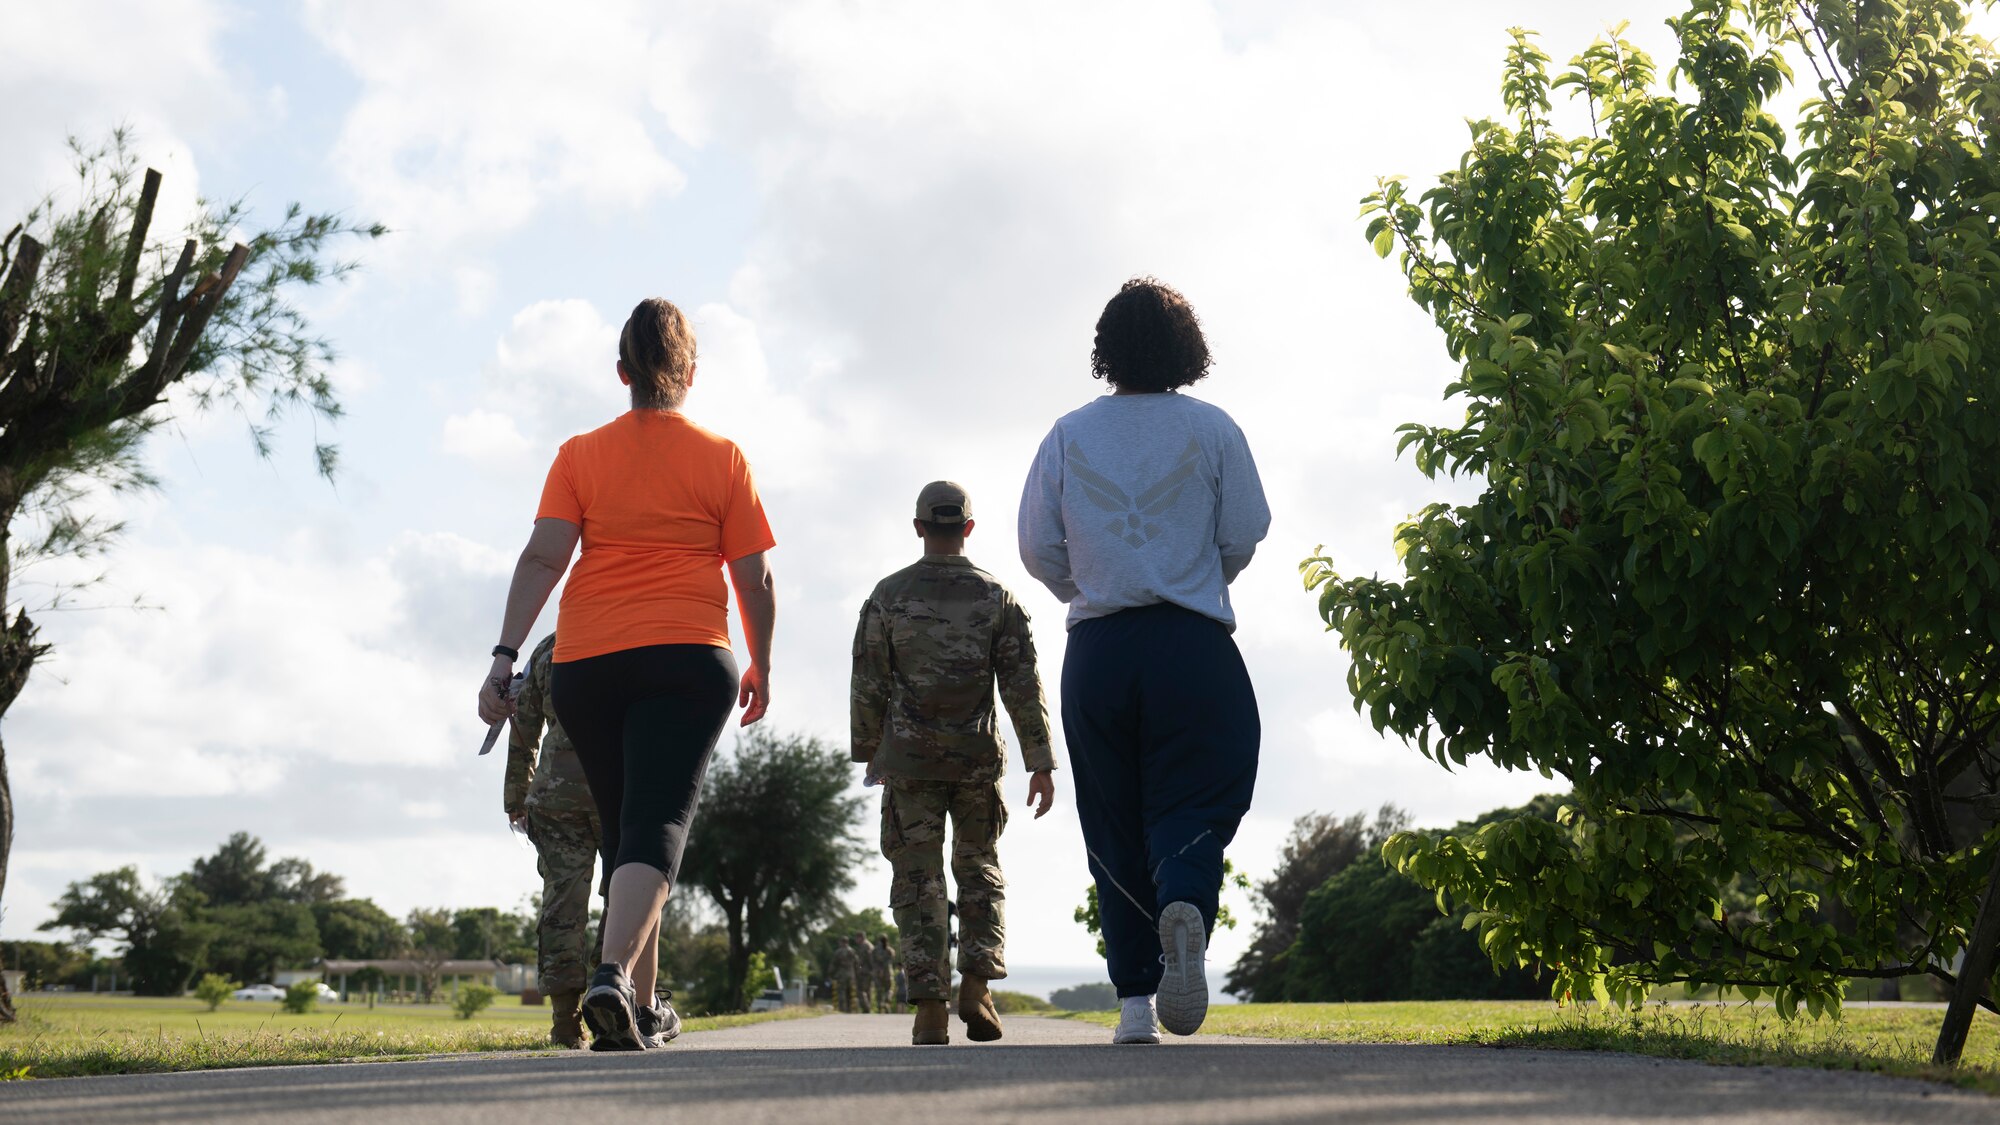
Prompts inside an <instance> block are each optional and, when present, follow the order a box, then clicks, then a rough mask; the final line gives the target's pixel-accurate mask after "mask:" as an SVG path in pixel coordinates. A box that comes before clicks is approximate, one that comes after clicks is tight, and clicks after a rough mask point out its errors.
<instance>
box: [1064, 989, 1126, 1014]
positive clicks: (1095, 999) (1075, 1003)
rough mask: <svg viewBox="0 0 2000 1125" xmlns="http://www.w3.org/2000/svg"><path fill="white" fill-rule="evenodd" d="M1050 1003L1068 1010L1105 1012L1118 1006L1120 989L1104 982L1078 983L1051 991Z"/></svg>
mask: <svg viewBox="0 0 2000 1125" xmlns="http://www.w3.org/2000/svg"><path fill="white" fill-rule="evenodd" d="M1049 1003H1051V1004H1053V1005H1055V1006H1056V1007H1058V1008H1061V1009H1062V1010H1063V1011H1066V1012H1105V1011H1109V1010H1111V1009H1112V1008H1116V1007H1117V1006H1118V990H1117V989H1115V988H1113V987H1111V985H1110V984H1109V983H1108V982H1107V983H1104V984H1076V985H1071V986H1070V987H1068V988H1058V989H1056V990H1055V991H1054V992H1051V993H1049Z"/></svg>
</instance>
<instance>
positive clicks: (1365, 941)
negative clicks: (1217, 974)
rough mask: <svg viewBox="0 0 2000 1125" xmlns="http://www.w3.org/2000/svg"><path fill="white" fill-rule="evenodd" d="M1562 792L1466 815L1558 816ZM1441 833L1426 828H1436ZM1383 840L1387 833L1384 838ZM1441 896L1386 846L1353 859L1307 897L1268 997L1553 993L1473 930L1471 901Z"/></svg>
mask: <svg viewBox="0 0 2000 1125" xmlns="http://www.w3.org/2000/svg"><path fill="white" fill-rule="evenodd" d="M1560 803H1561V798H1557V797H1538V798H1536V799H1535V800H1534V801H1532V802H1530V803H1529V804H1528V805H1526V806H1525V807H1523V808H1519V809H1499V810H1496V811H1494V812H1490V813H1487V814H1485V815H1484V816H1482V817H1480V818H1479V819H1478V820H1475V821H1472V822H1469V823H1465V824H1460V825H1458V826H1456V827H1455V828H1453V829H1451V832H1450V834H1452V835H1459V836H1463V835H1465V834H1468V833H1471V832H1473V831H1475V830H1476V829H1477V827H1478V826H1479V825H1481V824H1486V823H1490V822H1492V821H1496V820H1510V819H1513V818H1515V817H1530V818H1537V819H1541V820H1549V821H1552V820H1553V819H1554V818H1555V814H1556V810H1557V808H1558V807H1559V805H1560ZM1437 834H1440V833H1426V835H1437ZM1377 842H1378V843H1379V842H1380V841H1377ZM1438 905H1439V904H1438V899H1437V896H1436V895H1435V894H1434V893H1433V892H1431V891H1429V890H1426V889H1424V888H1423V887H1421V886H1418V885H1417V883H1416V882H1414V881H1413V880H1412V879H1411V878H1410V877H1409V876H1407V875H1404V874H1402V873H1401V872H1399V871H1397V870H1395V869H1394V868H1392V867H1390V866H1389V865H1387V864H1386V863H1384V862H1382V859H1381V856H1380V855H1379V854H1378V853H1375V852H1373V851H1371V853H1370V854H1369V855H1368V856H1367V857H1366V858H1365V859H1362V860H1359V861H1357V862H1354V863H1351V864H1348V865H1347V866H1346V867H1344V868H1342V869H1341V870H1340V871H1339V872H1337V873H1335V874H1334V875H1333V877H1332V878H1330V879H1328V880H1327V881H1326V882H1324V883H1322V884H1321V885H1320V886H1318V887H1315V888H1314V889H1313V890H1312V891H1311V892H1310V893H1309V894H1307V895H1306V897H1305V900H1304V901H1303V902H1302V903H1301V904H1300V906H1299V912H1298V928H1297V932H1296V934H1295V935H1294V937H1293V940H1292V944H1291V946H1290V947H1289V948H1287V949H1286V950H1285V952H1284V954H1283V955H1282V956H1280V957H1278V958H1276V959H1275V961H1274V964H1275V966H1276V967H1277V968H1278V969H1279V970H1280V971H1281V972H1282V974H1283V975H1282V976H1281V977H1279V978H1278V979H1277V980H1276V981H1275V982H1270V983H1268V984H1267V986H1266V987H1268V988H1270V989H1271V991H1269V992H1266V993H1262V994H1260V995H1259V996H1258V999H1260V1000H1289V1001H1322V1002H1326V1001H1349V1002H1358V1001H1377V1000H1514V999H1526V998H1530V997H1533V996H1537V995H1541V996H1546V995H1548V989H1549V986H1548V983H1547V982H1546V981H1541V980H1537V979H1536V978H1535V976H1534V974H1533V973H1531V972H1528V971H1527V970H1525V969H1522V968H1520V967H1518V966H1515V965H1511V964H1510V965H1508V966H1507V967H1506V968H1505V969H1499V968H1497V967H1496V966H1495V965H1494V964H1493V962H1492V960H1491V959H1490V958H1489V957H1488V956H1487V955H1486V953H1485V951H1484V950H1482V949H1481V947H1480V945H1479V940H1478V936H1477V935H1476V934H1474V933H1471V932H1469V931H1468V930H1467V928H1466V926H1467V922H1468V918H1469V915H1470V911H1469V910H1468V909H1466V908H1464V907H1460V908H1459V909H1457V910H1454V911H1453V912H1452V913H1450V914H1448V915H1443V916H1440V914H1439V911H1438Z"/></svg>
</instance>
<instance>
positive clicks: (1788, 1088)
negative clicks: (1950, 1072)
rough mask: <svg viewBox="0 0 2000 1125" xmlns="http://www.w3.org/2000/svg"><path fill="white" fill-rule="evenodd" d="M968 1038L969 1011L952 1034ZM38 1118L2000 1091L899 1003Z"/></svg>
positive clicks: (1427, 1103)
mask: <svg viewBox="0 0 2000 1125" xmlns="http://www.w3.org/2000/svg"><path fill="white" fill-rule="evenodd" d="M958 1030H962V1029H961V1028H960V1027H959V1026H958V1025H957V1024H956V1023H954V1031H955V1032H956V1031H958ZM0 1119H6V1120H21V1121H36V1122H49V1123H58V1122H92V1123H98V1122H109V1123H118V1122H138V1121H145V1122H155V1121H160V1122H183V1121H204V1122H206V1121H219V1122H236V1121H266V1120H282V1121H295V1122H308V1123H319V1122H328V1123H332V1122H341V1123H347V1122H365V1123H367V1125H406V1123H407V1125H436V1123H439V1122H458V1121H464V1122H479V1123H480V1125H510V1123H514V1122H524V1123H525V1122H535V1123H542V1122H551V1121H586V1122H592V1123H593V1125H598V1123H603V1122H609V1121H616V1120H675V1121H703V1122H708V1121H715V1122H722V1123H725V1125H760V1123H765V1122H772V1123H780V1125H807V1123H817V1122H868V1123H876V1122H881V1123H894V1122H905V1121H908V1122H923V1123H925V1125H997V1123H1000V1122H1012V1121H1033V1122H1037V1123H1044V1122H1070V1121H1078V1122H1081V1121H1089V1122H1094V1123H1117V1122H1143V1123H1145V1125H1162V1123H1166V1122H1182V1121H1204V1122H1205V1121H1230V1122H1236V1121H1251V1122H1363V1121H1367V1122H1375V1121H1412V1122H1422V1123H1425V1125H1439V1123H1445V1122H1478V1123H1490V1122H1498V1121H1509V1122H1512V1121H1559V1122H1565V1123H1570V1122H1574V1123H1579V1125H1580V1123H1587V1122H1661V1121H1676V1122H1679V1121H1698V1122H1731V1123H1738V1122H1800V1123H1804V1122H1814V1123H1822V1122H1882V1121H1893V1122H1942V1121H1951V1122H1958V1121H1979V1122H2000V1099H1994V1098H1990V1097H1987V1096H1985V1095H1981V1094H1974V1093H1969V1092H1966V1091H1962V1090H1954V1089H1951V1088H1948V1087H1944V1086H1938V1085H1932V1084H1929V1083H1921V1082H1915V1081H1908V1080H1903V1079H1892V1078H1882V1077H1879V1076H1875V1075H1865V1074H1851V1073H1833V1072H1828V1071H1818V1070H1801V1069H1775V1068H1762V1067H1719V1066H1704V1065H1701V1064H1698V1063H1682V1062H1672V1061H1667V1060H1659V1059H1644V1058H1637V1057H1633V1056H1625V1055H1610V1054H1587V1053H1580V1052H1564V1051H1522V1050H1493V1049H1487V1048H1479V1047H1399V1046H1347V1045H1339V1044H1312V1043H1286V1042H1277V1041H1270V1040H1256V1039H1229V1038H1222V1037H1218V1036H1200V1037H1197V1038H1194V1039H1172V1040H1169V1041H1168V1042H1167V1043H1165V1044H1162V1045H1161V1046H1158V1047H1114V1046H1112V1045H1111V1043H1110V1033H1109V1032H1108V1031H1105V1030H1104V1029H1102V1028H1099V1027H1095V1026H1092V1025H1089V1024H1082V1023H1076V1022H1072V1021H1065V1020H1044V1019H1026V1018H1020V1017H1010V1018H1009V1019H1008V1020H1007V1037H1006V1038H1005V1039H1004V1040H1002V1041H1001V1042H999V1043H988V1044H973V1043H965V1042H962V1041H960V1040H959V1039H958V1037H957V1036H956V1035H955V1036H954V1041H953V1043H952V1044H951V1045H950V1046H949V1047H912V1046H910V1045H909V1021H908V1019H907V1017H900V1016H827V1017H824V1018H821V1019H809V1020H793V1021H787V1022H782V1023H767V1024H759V1025H755V1026H751V1027H744V1028H736V1029H732V1030H729V1031H712V1032H706V1033H701V1034H690V1035H684V1036H682V1037H681V1039H680V1040H679V1041H678V1042H676V1043H674V1044H672V1045H671V1046H669V1047H668V1048H667V1049H666V1050H663V1051H652V1052H647V1053H645V1054H637V1055H613V1054H591V1053H588V1052H576V1053H566V1054H561V1055H550V1054H522V1055H456V1056H451V1057H446V1058H433V1059H424V1060H420V1061H409V1062H375V1063H353V1064H346V1065H332V1066H294V1067H271V1068H264V1069H251V1070H218V1071H203V1072H197V1073H190V1074H153V1075H126V1076H121V1077H115V1078H55V1079H41V1080H37V1081H28V1082H11V1083H7V1084H5V1085H4V1086H0Z"/></svg>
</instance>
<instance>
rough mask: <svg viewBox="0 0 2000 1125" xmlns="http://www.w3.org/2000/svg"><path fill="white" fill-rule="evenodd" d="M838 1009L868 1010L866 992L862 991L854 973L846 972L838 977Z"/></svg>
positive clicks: (847, 1010) (862, 1011)
mask: <svg viewBox="0 0 2000 1125" xmlns="http://www.w3.org/2000/svg"><path fill="white" fill-rule="evenodd" d="M839 987H840V997H841V999H840V1010H841V1011H843V1012H861V1013H864V1014H865V1013H866V1012H867V1011H868V993H866V992H864V991H862V989H861V987H860V985H859V984H858V983H857V979H856V977H855V974H853V973H851V972H850V973H848V974H847V975H846V976H843V977H841V978H840V985H839Z"/></svg>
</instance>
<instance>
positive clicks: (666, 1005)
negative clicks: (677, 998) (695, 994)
mask: <svg viewBox="0 0 2000 1125" xmlns="http://www.w3.org/2000/svg"><path fill="white" fill-rule="evenodd" d="M673 1000H674V994H673V993H671V992H669V991H667V990H666V989H664V988H663V989H660V991H659V993H658V994H657V995H656V996H655V997H654V998H653V1006H652V1007H650V1008H641V1009H639V1042H641V1043H642V1044H644V1045H645V1046H646V1047H647V1049H649V1050H650V1049H652V1048H654V1047H664V1046H666V1045H667V1044H668V1043H669V1042H672V1041H673V1038H674V1036H676V1035H679V1034H680V1033H681V1015H680V1013H679V1012H676V1011H674V1004H673Z"/></svg>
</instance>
